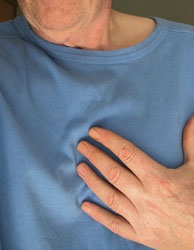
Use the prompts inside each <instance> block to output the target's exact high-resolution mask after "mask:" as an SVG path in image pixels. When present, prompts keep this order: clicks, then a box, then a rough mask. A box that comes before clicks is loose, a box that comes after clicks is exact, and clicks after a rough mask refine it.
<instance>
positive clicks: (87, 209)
mask: <svg viewBox="0 0 194 250" xmlns="http://www.w3.org/2000/svg"><path fill="white" fill-rule="evenodd" d="M81 209H83V210H84V211H85V212H86V213H89V214H91V213H92V207H91V205H88V204H83V205H82V207H81Z"/></svg>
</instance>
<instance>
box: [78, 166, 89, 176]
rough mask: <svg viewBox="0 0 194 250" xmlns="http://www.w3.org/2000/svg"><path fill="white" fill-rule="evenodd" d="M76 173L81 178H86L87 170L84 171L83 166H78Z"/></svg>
mask: <svg viewBox="0 0 194 250" xmlns="http://www.w3.org/2000/svg"><path fill="white" fill-rule="evenodd" d="M77 171H78V173H79V174H80V175H81V176H83V177H84V176H86V174H87V169H86V167H85V166H84V165H79V166H78V167H77Z"/></svg>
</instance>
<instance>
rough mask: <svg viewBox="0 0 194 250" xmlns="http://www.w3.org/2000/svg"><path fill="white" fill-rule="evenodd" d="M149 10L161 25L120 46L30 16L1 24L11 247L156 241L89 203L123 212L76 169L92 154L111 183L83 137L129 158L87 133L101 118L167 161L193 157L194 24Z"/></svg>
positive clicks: (0, 116) (2, 135)
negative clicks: (125, 231)
mask: <svg viewBox="0 0 194 250" xmlns="http://www.w3.org/2000/svg"><path fill="white" fill-rule="evenodd" d="M149 18H152V19H154V20H156V22H157V26H156V28H155V30H154V31H153V32H152V34H151V35H150V36H149V37H148V38H147V39H145V40H144V41H142V42H141V43H139V44H137V45H134V46H131V47H129V48H125V49H120V50H113V51H95V50H81V49H76V48H71V47H67V46H62V45H58V44H54V43H51V42H48V41H46V40H44V39H42V38H40V37H39V36H38V35H37V34H35V33H34V32H33V30H32V29H31V28H30V26H29V23H28V22H27V20H26V19H25V17H24V16H23V15H22V16H19V17H17V18H15V19H14V20H10V21H8V22H4V23H1V24H0V239H1V245H2V250H146V249H151V248H149V247H146V246H144V245H141V244H139V243H137V242H133V241H130V240H127V239H124V238H122V237H121V236H119V235H117V234H115V233H113V232H112V231H110V230H109V229H107V228H106V227H104V226H103V225H102V224H100V223H98V222H96V221H95V220H94V219H92V218H91V217H90V216H89V215H87V214H86V213H85V212H84V211H82V210H81V208H80V207H81V204H82V202H83V201H86V200H88V201H91V202H94V203H96V204H98V205H99V206H101V207H104V208H106V209H107V210H109V211H111V212H112V213H114V211H112V210H111V209H110V208H109V207H107V206H106V204H105V203H104V202H103V201H102V200H100V199H99V198H98V197H97V196H96V195H95V194H94V193H93V192H92V191H91V189H90V188H89V187H88V186H87V184H86V183H85V182H84V181H83V180H82V179H81V178H80V177H79V176H78V175H77V173H76V168H77V165H78V164H79V163H80V162H86V163H87V164H88V165H89V166H90V167H91V168H92V169H93V171H95V172H96V173H97V174H98V175H99V176H100V177H101V178H103V179H104V180H105V181H107V180H106V179H105V177H103V176H102V175H101V174H100V172H99V171H98V170H97V169H96V167H95V166H94V165H92V164H91V163H90V162H89V160H88V159H87V158H85V157H84V156H83V155H82V154H80V153H79V152H78V150H77V148H76V147H77V144H78V142H79V141H81V140H87V141H89V142H90V143H92V144H93V145H95V146H97V147H98V148H100V149H101V150H102V151H104V152H105V153H107V154H108V155H109V156H111V157H112V158H113V159H114V160H115V161H117V162H118V163H120V164H121V165H123V166H124V164H123V163H122V162H121V161H120V160H119V159H118V158H117V157H116V156H115V155H114V154H113V153H112V152H111V151H109V150H108V149H107V148H105V147H104V146H102V145H101V144H100V143H97V142H96V141H95V140H93V139H92V138H91V137H89V136H88V131H89V129H90V128H91V127H93V126H98V127H102V128H105V129H108V130H111V131H113V132H115V133H117V134H118V135H120V136H122V137H124V138H125V139H127V140H129V141H130V142H132V143H134V144H135V145H136V146H137V147H139V148H140V149H141V150H143V151H144V152H145V153H146V154H148V155H149V156H150V157H152V158H153V159H154V160H156V161H157V162H158V163H160V164H163V165H164V166H166V167H167V168H174V169H175V168H178V167H180V166H181V165H182V164H183V163H184V155H183V149H182V133H183V129H184V126H185V125H186V122H187V121H188V119H190V117H191V116H192V115H194V26H191V25H188V24H183V23H178V22H174V21H170V20H167V19H164V18H159V17H151V16H150V17H149ZM139 167H140V168H141V166H139ZM107 182H108V181H107ZM129 186H130V183H129ZM115 213H116V212H115Z"/></svg>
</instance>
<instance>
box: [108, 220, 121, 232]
mask: <svg viewBox="0 0 194 250" xmlns="http://www.w3.org/2000/svg"><path fill="white" fill-rule="evenodd" d="M119 225H120V221H119V219H118V218H117V217H116V218H113V219H112V221H111V224H110V230H111V231H112V232H113V233H116V234H119Z"/></svg>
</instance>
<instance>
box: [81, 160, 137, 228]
mask: <svg viewBox="0 0 194 250" xmlns="http://www.w3.org/2000/svg"><path fill="white" fill-rule="evenodd" d="M80 166H84V167H85V170H86V171H85V173H86V174H85V175H84V176H83V175H80V173H79V167H80ZM77 171H78V175H79V176H80V177H81V178H82V179H83V180H84V182H85V183H86V184H87V185H88V187H89V188H90V189H91V190H92V192H94V193H95V194H96V195H97V196H98V197H99V198H100V199H101V200H102V201H103V202H104V203H105V204H106V205H107V206H108V207H110V208H111V209H112V210H113V211H115V212H116V213H118V214H120V215H122V216H123V217H124V218H126V219H127V220H129V221H130V223H134V222H135V221H136V220H137V219H138V212H137V209H136V207H135V206H134V204H133V203H132V202H131V201H130V200H129V199H128V198H127V197H126V196H124V195H123V194H122V193H121V192H120V191H118V190H116V189H115V188H113V187H111V186H110V184H108V183H107V182H105V181H104V180H102V179H101V178H100V177H99V176H98V175H97V174H96V173H95V172H94V171H93V170H92V169H91V168H90V167H89V166H88V165H87V164H85V163H81V164H79V166H78V167H77Z"/></svg>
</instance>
